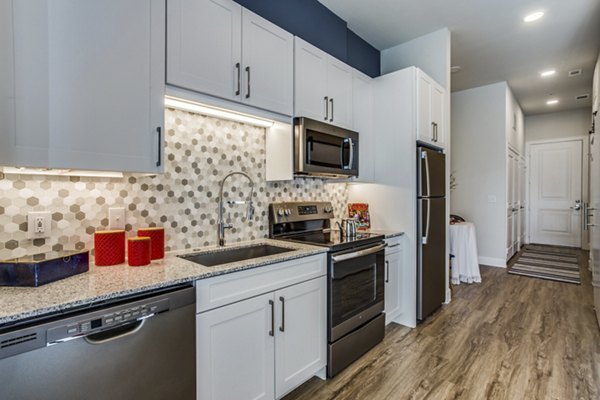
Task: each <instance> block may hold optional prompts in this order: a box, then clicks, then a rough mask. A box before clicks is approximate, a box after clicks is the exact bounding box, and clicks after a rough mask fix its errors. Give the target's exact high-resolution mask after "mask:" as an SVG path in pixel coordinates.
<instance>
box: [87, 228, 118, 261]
mask: <svg viewBox="0 0 600 400" xmlns="http://www.w3.org/2000/svg"><path fill="white" fill-rule="evenodd" d="M94 262H95V264H96V265H98V266H107V265H116V264H121V263H123V262H125V231H124V230H112V231H96V232H95V233H94Z"/></svg>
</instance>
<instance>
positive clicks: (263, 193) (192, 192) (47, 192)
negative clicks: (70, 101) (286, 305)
mask: <svg viewBox="0 0 600 400" xmlns="http://www.w3.org/2000/svg"><path fill="white" fill-rule="evenodd" d="M165 127H166V132H167V135H166V138H165V141H166V149H165V155H166V165H165V173H164V174H162V175H157V176H135V175H130V174H126V175H125V177H124V178H123V179H115V178H83V177H82V178H78V177H54V176H26V175H22V176H7V177H5V178H4V179H1V180H0V260H2V259H9V258H14V257H21V256H24V255H27V254H37V253H43V252H47V251H51V250H62V249H65V250H67V249H83V248H86V249H92V247H93V234H94V231H95V230H96V229H98V230H101V229H107V228H108V209H109V208H111V207H125V209H126V230H127V232H128V233H127V234H128V236H135V234H136V231H137V228H140V227H146V226H164V227H165V233H166V246H167V251H169V250H182V249H190V248H195V247H200V246H209V245H214V244H216V240H217V234H216V223H217V211H218V197H219V183H220V181H221V179H222V178H223V177H224V176H225V174H227V173H228V172H230V171H244V172H246V173H248V174H249V175H250V176H251V177H252V178H253V179H254V182H255V188H254V197H253V201H254V206H255V208H256V212H255V214H254V217H253V219H252V221H246V219H245V206H244V205H232V206H227V212H228V213H229V219H228V221H229V222H231V223H232V224H233V226H234V228H233V229H230V230H228V231H227V232H226V234H225V235H226V236H225V237H226V239H227V241H228V242H229V243H232V242H236V241H242V240H250V239H257V238H263V237H267V235H268V218H269V217H268V205H269V203H271V202H275V201H305V200H316V201H327V200H330V201H332V202H333V204H334V207H335V215H336V216H338V217H340V216H341V215H342V213H343V212H344V210H345V206H346V201H347V198H348V190H347V184H345V183H327V182H326V181H323V180H320V179H295V180H293V181H286V182H266V181H265V178H264V176H265V131H264V129H262V128H258V127H254V126H250V125H244V124H240V123H237V122H231V121H226V120H220V119H216V118H212V117H207V116H203V115H198V114H192V113H188V112H184V111H179V110H171V109H168V110H167V111H166V113H165ZM249 194H250V187H249V185H248V183H247V181H246V180H245V178H243V177H240V176H233V177H231V178H230V179H228V181H227V184H226V187H225V188H224V193H223V197H224V198H226V199H236V200H243V199H244V198H245V197H246V196H248V195H249ZM29 211H50V212H51V213H52V237H50V238H48V239H35V240H29V239H27V237H26V235H27V233H26V230H27V213H28V212H29Z"/></svg>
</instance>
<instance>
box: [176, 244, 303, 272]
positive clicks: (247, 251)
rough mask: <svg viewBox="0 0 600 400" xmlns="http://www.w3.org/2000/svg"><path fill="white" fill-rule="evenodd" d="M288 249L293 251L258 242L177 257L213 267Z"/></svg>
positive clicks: (283, 251) (284, 251) (285, 251)
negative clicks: (254, 244) (245, 245)
mask: <svg viewBox="0 0 600 400" xmlns="http://www.w3.org/2000/svg"><path fill="white" fill-rule="evenodd" d="M288 251H294V249H288V248H285V247H278V246H271V245H270V244H259V245H256V246H248V247H237V248H232V249H223V250H217V251H214V252H211V253H204V252H202V253H190V254H184V255H181V256H179V257H180V258H183V259H185V260H188V261H191V262H195V263H196V264H201V265H204V266H206V267H214V266H215V265H221V264H229V263H232V262H237V261H244V260H251V259H253V258H259V257H266V256H272V255H275V254H281V253H287V252H288Z"/></svg>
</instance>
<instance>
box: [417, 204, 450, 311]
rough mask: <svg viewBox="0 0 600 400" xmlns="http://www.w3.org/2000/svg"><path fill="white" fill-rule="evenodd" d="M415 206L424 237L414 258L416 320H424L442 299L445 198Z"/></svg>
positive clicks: (443, 291)
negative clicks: (423, 242)
mask: <svg viewBox="0 0 600 400" xmlns="http://www.w3.org/2000/svg"><path fill="white" fill-rule="evenodd" d="M418 204H419V207H418V208H419V210H418V212H419V216H420V223H419V231H420V232H419V238H423V237H426V238H427V243H426V244H423V245H421V247H420V251H419V255H418V256H419V268H418V285H417V291H418V299H420V302H419V304H418V310H417V317H418V318H419V319H424V318H425V317H427V316H428V315H429V314H431V313H432V312H433V311H435V310H436V309H437V308H438V307H439V306H441V304H442V303H443V302H444V300H445V298H446V282H445V279H446V251H445V249H446V199H444V198H436V199H421V200H419V201H418ZM428 209H429V210H428ZM428 221H429V223H427V222H428Z"/></svg>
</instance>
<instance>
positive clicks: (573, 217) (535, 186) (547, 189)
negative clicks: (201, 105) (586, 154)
mask: <svg viewBox="0 0 600 400" xmlns="http://www.w3.org/2000/svg"><path fill="white" fill-rule="evenodd" d="M581 152H582V142H581V140H572V141H564V142H553V143H541V144H534V145H532V146H531V164H530V165H531V170H530V171H531V192H530V196H531V214H530V215H531V242H532V243H540V244H551V245H558V246H570V247H581V210H580V208H581V200H582V199H581V181H582V175H581V172H582V167H581V158H582V154H581ZM578 204H579V205H578Z"/></svg>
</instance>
